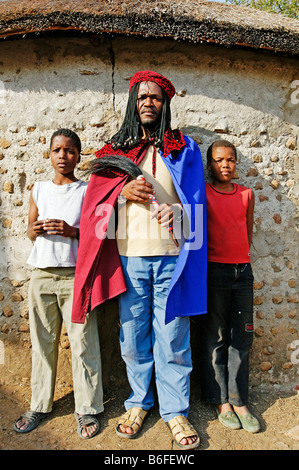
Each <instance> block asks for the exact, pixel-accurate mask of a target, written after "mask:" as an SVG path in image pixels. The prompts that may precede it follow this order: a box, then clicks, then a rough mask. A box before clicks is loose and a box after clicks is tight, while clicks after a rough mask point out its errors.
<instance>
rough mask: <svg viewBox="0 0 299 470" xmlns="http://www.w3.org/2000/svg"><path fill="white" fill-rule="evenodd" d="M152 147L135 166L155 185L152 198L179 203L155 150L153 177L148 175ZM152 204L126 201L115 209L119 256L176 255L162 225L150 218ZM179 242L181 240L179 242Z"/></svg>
mask: <svg viewBox="0 0 299 470" xmlns="http://www.w3.org/2000/svg"><path fill="white" fill-rule="evenodd" d="M153 151H154V147H153V146H151V147H149V149H148V151H147V154H146V156H145V157H144V159H143V160H142V162H141V163H140V165H139V168H140V169H141V170H142V173H143V175H144V177H145V179H146V181H148V182H149V183H151V184H152V185H153V186H154V188H155V197H156V199H157V201H158V203H159V204H162V203H167V204H175V203H179V202H180V201H179V198H178V195H177V193H176V190H175V188H174V185H173V182H172V179H171V176H170V174H169V172H168V170H167V168H166V165H165V163H164V162H163V157H161V156H160V154H159V152H158V150H157V151H156V177H155V178H154V177H153V175H152V155H153ZM153 210H154V208H153V205H152V204H151V203H150V202H148V203H147V204H138V203H135V202H133V201H127V203H126V204H124V205H123V206H122V208H121V209H120V211H119V221H118V230H117V243H118V249H119V253H120V255H122V256H166V255H171V256H175V255H178V254H179V252H180V246H179V247H176V245H175V244H174V242H173V239H172V237H171V235H170V233H169V231H168V230H167V228H166V227H161V226H160V224H158V221H157V219H156V218H154V219H151V218H150V214H151V213H152V212H153ZM180 245H181V243H180Z"/></svg>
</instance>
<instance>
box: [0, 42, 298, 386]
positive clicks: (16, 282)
mask: <svg viewBox="0 0 299 470" xmlns="http://www.w3.org/2000/svg"><path fill="white" fill-rule="evenodd" d="M296 67H297V64H296V63H295V60H293V59H291V58H287V57H283V56H276V55H274V54H272V53H265V52H264V53H261V52H259V53H257V52H252V51H249V50H246V49H243V50H242V49H238V50H237V49H226V48H221V47H216V46H209V45H194V44H183V43H178V42H175V41H170V40H164V41H152V40H144V39H130V38H114V39H105V40H104V39H99V38H97V39H96V40H95V39H94V38H93V39H92V40H90V39H89V38H86V37H83V36H80V37H79V36H76V37H74V36H73V37H71V36H66V37H63V38H62V37H52V38H51V37H49V38H41V37H37V38H36V39H26V38H25V39H21V40H10V41H9V40H8V41H2V42H0V104H1V106H0V187H1V196H0V197H1V201H0V203H1V219H0V236H1V257H0V282H1V284H0V384H2V385H4V386H5V385H8V384H9V385H10V386H14V385H15V386H17V385H18V386H20V385H22V384H28V381H29V378H30V369H31V363H30V334H29V326H28V305H27V289H28V281H29V278H30V266H28V265H27V264H26V260H27V258H28V255H29V252H30V250H31V247H32V244H31V242H30V240H29V239H28V238H27V237H26V227H27V213H28V207H29V194H30V189H31V187H32V185H33V184H34V182H35V181H38V180H47V179H50V178H51V177H52V174H53V172H52V167H51V163H50V160H49V152H48V151H49V140H50V136H51V134H52V132H53V131H54V130H56V129H57V128H59V127H69V128H71V129H73V130H75V131H76V132H77V133H78V134H79V136H80V138H81V140H82V144H83V151H82V159H81V163H80V164H79V166H78V170H77V176H78V177H79V178H82V179H87V177H86V174H85V173H84V170H85V168H86V164H87V162H88V161H89V160H90V159H92V158H93V157H94V152H95V151H96V150H97V149H99V148H100V147H102V146H103V144H104V142H105V139H108V138H109V137H110V136H111V135H112V134H113V133H114V132H115V131H116V129H117V128H118V126H119V124H120V122H121V120H122V118H123V115H124V110H125V105H126V100H127V90H128V84H129V79H130V77H131V76H132V74H133V73H135V72H136V71H137V70H141V69H152V70H156V71H158V72H160V73H163V74H165V75H166V76H167V77H169V78H170V79H171V81H172V82H173V84H174V85H175V88H176V96H175V97H174V98H173V100H172V127H173V128H175V127H179V128H180V129H181V130H182V131H183V133H185V134H187V135H189V136H191V137H192V138H194V139H195V140H196V141H197V143H198V145H199V147H200V149H201V151H202V156H203V161H204V163H205V153H206V149H207V147H208V146H209V145H210V143H211V142H213V141H214V140H216V139H217V138H220V137H221V138H226V139H228V140H230V141H231V142H233V143H234V144H235V145H236V146H237V150H238V165H237V172H236V175H235V177H236V182H237V183H239V184H244V185H246V186H250V187H252V188H253V190H254V192H255V197H256V210H255V224H254V238H253V248H252V265H253V271H254V275H255V285H254V287H255V300H254V303H255V340H254V345H253V349H252V357H251V383H252V385H260V386H267V385H275V386H276V387H278V388H280V387H281V388H290V389H293V388H294V387H295V385H296V383H297V382H298V379H297V377H298V375H297V374H298V362H299V359H298V357H299V352H298V350H299V340H298V312H297V306H298V287H297V286H298V280H297V279H296V269H297V268H298V266H297V262H298V232H297V231H296V217H297V209H298V195H299V184H298V171H299V170H298V167H299V163H298V144H297V142H298V136H299V132H298V127H297V124H298V122H299V104H298V103H299V93H298V91H297V89H298V88H299V82H298V78H299V77H298V76H296ZM297 70H298V69H297ZM296 85H297V86H296ZM296 171H297V176H296ZM296 178H297V179H296ZM207 179H208V175H207ZM98 318H99V330H100V336H101V343H102V354H103V366H104V383H105V384H106V385H109V384H111V383H112V385H113V384H115V385H118V384H119V381H120V380H121V379H125V374H124V368H123V364H122V361H121V358H120V356H119V349H118V316H117V305H116V304H115V303H113V302H112V303H109V304H107V305H104V306H103V307H101V308H100V309H99V312H98ZM195 333H196V332H195ZM195 338H196V334H195ZM194 341H195V342H196V339H195V340H194ZM60 349H61V355H60V366H59V367H60V372H59V374H58V379H57V380H58V385H59V380H60V381H61V383H62V382H63V383H66V382H70V383H71V374H70V361H71V358H70V349H69V342H68V338H67V335H66V332H65V331H63V332H62V336H61V343H60ZM194 350H195V351H196V344H195V347H194Z"/></svg>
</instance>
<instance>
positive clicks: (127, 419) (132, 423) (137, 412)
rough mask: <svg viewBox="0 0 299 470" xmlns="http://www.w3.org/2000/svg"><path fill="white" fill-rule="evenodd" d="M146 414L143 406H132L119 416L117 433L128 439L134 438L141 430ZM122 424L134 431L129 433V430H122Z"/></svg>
mask: <svg viewBox="0 0 299 470" xmlns="http://www.w3.org/2000/svg"><path fill="white" fill-rule="evenodd" d="M146 415H147V411H145V410H143V409H142V408H137V407H134V408H130V409H129V410H128V411H126V413H124V414H123V415H122V416H121V417H120V418H119V420H118V423H117V426H116V428H115V431H116V434H117V435H118V436H120V437H124V438H126V439H134V438H135V437H136V436H137V434H138V433H139V431H140V430H141V426H142V423H143V421H144V418H145V417H146ZM122 424H124V425H125V426H128V427H130V428H132V429H133V433H131V434H128V433H127V432H121V431H120V430H119V426H120V425H122Z"/></svg>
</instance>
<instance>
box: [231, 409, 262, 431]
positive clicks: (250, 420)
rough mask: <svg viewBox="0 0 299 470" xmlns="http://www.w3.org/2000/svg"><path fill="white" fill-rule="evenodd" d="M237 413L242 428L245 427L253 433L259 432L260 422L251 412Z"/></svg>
mask: <svg viewBox="0 0 299 470" xmlns="http://www.w3.org/2000/svg"><path fill="white" fill-rule="evenodd" d="M235 413H236V415H237V416H238V418H239V420H240V422H241V424H242V428H243V429H245V431H248V432H253V433H255V432H259V430H260V423H259V422H258V420H257V419H256V418H255V417H254V416H253V415H252V414H251V413H247V415H240V414H239V413H237V412H235Z"/></svg>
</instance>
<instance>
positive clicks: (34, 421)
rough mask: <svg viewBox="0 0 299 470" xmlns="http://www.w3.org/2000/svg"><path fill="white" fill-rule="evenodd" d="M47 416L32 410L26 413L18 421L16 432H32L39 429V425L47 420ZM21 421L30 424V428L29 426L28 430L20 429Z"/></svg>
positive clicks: (15, 426) (15, 427) (15, 425)
mask: <svg viewBox="0 0 299 470" xmlns="http://www.w3.org/2000/svg"><path fill="white" fill-rule="evenodd" d="M47 415H48V413H40V412H38V411H30V410H28V411H25V413H24V414H23V415H22V416H20V417H19V418H18V419H17V420H16V422H15V424H14V430H15V431H17V432H22V433H25V432H30V431H32V430H33V429H35V428H37V426H38V425H39V423H40V422H41V421H42V420H43V419H45V418H46V416H47ZM20 420H23V421H25V422H27V423H28V426H27V428H26V429H19V428H18V427H17V423H18V422H19V421H20Z"/></svg>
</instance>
